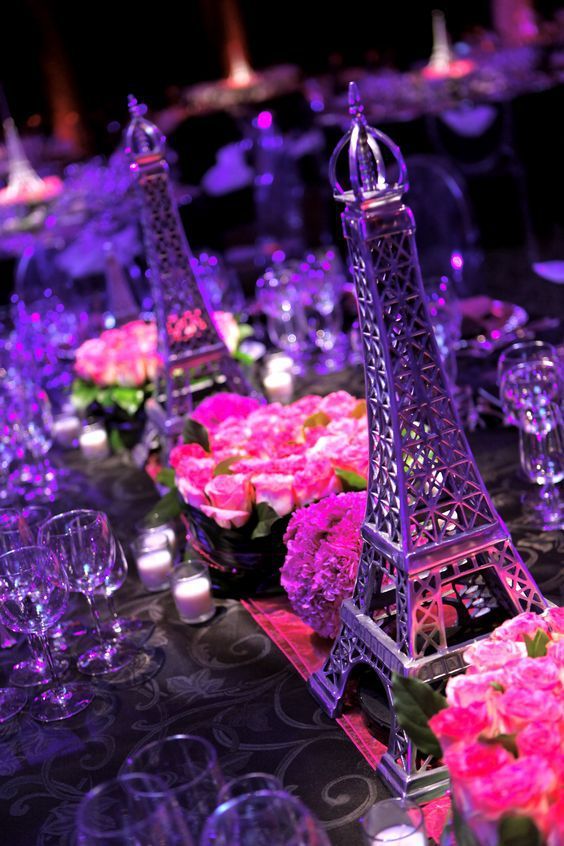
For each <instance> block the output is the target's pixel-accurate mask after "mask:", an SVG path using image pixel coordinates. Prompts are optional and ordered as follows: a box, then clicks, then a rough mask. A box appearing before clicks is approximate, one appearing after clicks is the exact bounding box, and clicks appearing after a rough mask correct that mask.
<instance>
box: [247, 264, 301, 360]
mask: <svg viewBox="0 0 564 846" xmlns="http://www.w3.org/2000/svg"><path fill="white" fill-rule="evenodd" d="M301 280H302V273H301V270H300V267H299V264H298V263H297V262H287V263H285V264H282V263H281V264H277V265H275V266H274V267H271V268H269V269H268V270H266V271H265V273H264V274H263V276H261V277H260V279H258V280H257V286H256V293H257V302H258V305H259V307H260V309H261V310H262V311H263V313H264V314H265V315H266V326H267V332H268V337H269V338H270V341H271V343H272V344H274V346H275V347H278V348H279V349H282V350H284V351H285V352H287V353H288V354H289V355H290V356H291V357H292V358H293V359H294V361H296V362H298V361H299V359H300V357H301V356H302V355H303V353H304V351H305V348H306V345H307V324H306V319H305V314H304V310H303V301H302V291H301V288H300V286H301Z"/></svg>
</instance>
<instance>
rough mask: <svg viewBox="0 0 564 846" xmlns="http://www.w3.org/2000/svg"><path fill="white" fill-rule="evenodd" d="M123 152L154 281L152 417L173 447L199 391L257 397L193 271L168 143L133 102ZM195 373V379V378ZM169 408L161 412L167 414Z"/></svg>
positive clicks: (132, 99)
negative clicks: (157, 376)
mask: <svg viewBox="0 0 564 846" xmlns="http://www.w3.org/2000/svg"><path fill="white" fill-rule="evenodd" d="M129 111H130V114H131V121H130V124H129V126H128V128H127V132H126V145H127V146H126V151H127V153H128V155H129V158H130V162H131V164H130V167H131V170H132V172H133V173H134V174H135V177H136V179H137V185H138V188H139V193H140V195H141V207H142V209H141V210H142V225H143V238H144V241H145V249H146V253H147V262H148V265H149V268H150V275H151V291H152V296H153V300H154V308H155V314H156V319H157V327H158V336H159V352H160V355H161V358H162V360H163V377H162V380H161V386H160V389H159V393H158V399H159V401H160V404H161V409H158V407H156V406H155V404H153V406H152V408H151V407H149V409H148V412H149V414H150V415H152V416H153V418H154V419H155V420H157V421H158V422H159V424H160V428H161V429H163V430H164V432H162V433H161V434H164V435H165V438H166V441H167V443H168V444H169V445H170V444H171V443H172V442H173V441H174V440H175V439H176V438H177V437H178V436H179V435H180V433H181V431H182V425H183V421H184V419H185V417H186V415H188V414H190V412H191V411H192V395H193V393H195V391H196V389H197V388H198V389H199V388H200V387H201V386H206V388H207V390H209V389H210V388H211V387H214V386H221V388H222V389H227V390H230V391H234V392H235V393H240V394H253V395H256V392H255V390H254V389H253V388H252V387H251V385H250V384H249V383H248V381H247V379H246V378H245V376H244V374H243V373H242V371H241V369H240V367H239V365H238V363H237V362H236V361H234V360H233V358H232V357H231V356H230V354H229V351H228V349H227V347H226V346H225V344H224V343H223V340H222V339H221V337H220V335H219V333H218V331H217V328H216V326H215V323H214V320H213V318H212V315H211V314H210V311H209V310H208V306H207V304H206V301H205V297H204V296H203V294H202V292H201V290H200V286H199V284H198V280H197V278H196V275H195V273H194V262H193V258H192V254H191V251H190V247H189V246H188V241H187V239H186V236H185V234H184V230H183V228H182V224H181V222H180V217H179V214H178V209H177V205H176V202H175V199H174V197H173V195H172V191H171V186H170V181H169V172H168V164H167V162H166V160H165V155H164V151H165V138H164V136H163V134H162V133H161V132H160V130H159V129H158V128H157V127H156V126H155V124H153V123H151V122H150V121H149V120H147V119H146V118H145V117H144V114H145V111H146V109H145V106H143V105H142V104H139V103H137V100H136V99H135V98H134V97H131V96H130V98H129ZM191 373H192V374H194V373H195V374H197V379H198V382H197V386H196V385H195V384H194V382H195V380H191V377H190V374H191ZM163 410H164V414H163Z"/></svg>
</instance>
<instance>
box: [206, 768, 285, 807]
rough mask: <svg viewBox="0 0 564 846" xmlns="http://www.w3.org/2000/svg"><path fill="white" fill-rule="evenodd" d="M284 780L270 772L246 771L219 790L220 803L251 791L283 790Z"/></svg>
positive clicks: (246, 794)
mask: <svg viewBox="0 0 564 846" xmlns="http://www.w3.org/2000/svg"><path fill="white" fill-rule="evenodd" d="M283 789H284V788H283V785H282V782H281V781H280V779H279V778H276V776H273V775H271V774H270V773H246V775H242V776H237V778H233V779H231V781H228V782H227V784H225V785H224V786H223V787H222V788H221V790H220V791H219V797H218V800H219V804H220V805H222V804H223V803H224V802H228V801H229V800H230V799H236V798H237V796H248V795H249V793H259V792H260V791H261V790H271V791H278V790H283Z"/></svg>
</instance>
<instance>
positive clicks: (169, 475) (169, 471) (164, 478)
mask: <svg viewBox="0 0 564 846" xmlns="http://www.w3.org/2000/svg"><path fill="white" fill-rule="evenodd" d="M157 482H158V483H159V485H164V486H165V488H174V486H175V484H176V473H175V472H174V470H173V468H172V467H162V468H161V469H160V470H159V472H158V473H157Z"/></svg>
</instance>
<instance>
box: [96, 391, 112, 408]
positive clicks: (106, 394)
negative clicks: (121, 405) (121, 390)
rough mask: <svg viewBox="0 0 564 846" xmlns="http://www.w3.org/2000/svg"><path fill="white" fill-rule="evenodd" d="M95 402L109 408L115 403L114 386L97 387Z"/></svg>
mask: <svg viewBox="0 0 564 846" xmlns="http://www.w3.org/2000/svg"><path fill="white" fill-rule="evenodd" d="M96 402H97V403H98V405H101V406H102V407H103V408H109V409H111V408H112V407H113V406H114V405H115V400H114V388H113V387H112V388H99V389H98V393H97V394H96Z"/></svg>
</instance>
